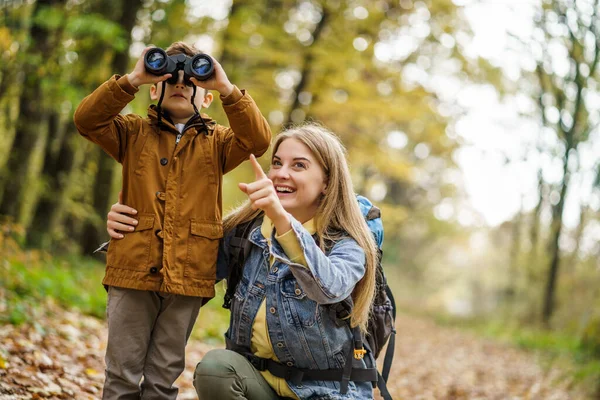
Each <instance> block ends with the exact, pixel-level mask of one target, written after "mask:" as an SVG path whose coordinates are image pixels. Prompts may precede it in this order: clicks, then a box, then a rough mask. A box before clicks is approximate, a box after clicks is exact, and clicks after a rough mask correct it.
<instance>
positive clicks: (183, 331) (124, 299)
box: [102, 286, 203, 400]
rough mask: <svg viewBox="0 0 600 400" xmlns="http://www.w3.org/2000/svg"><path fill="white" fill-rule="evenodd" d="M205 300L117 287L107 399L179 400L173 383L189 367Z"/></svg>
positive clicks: (110, 310) (111, 297) (111, 311)
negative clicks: (189, 347)
mask: <svg viewBox="0 0 600 400" xmlns="http://www.w3.org/2000/svg"><path fill="white" fill-rule="evenodd" d="M202 301H203V299H202V298H201V297H190V296H180V295H173V294H166V293H157V292H149V291H142V290H133V289H123V288H117V287H114V286H111V287H110V288H109V291H108V304H107V308H106V316H107V320H108V345H107V348H106V381H105V382H104V391H103V394H102V399H104V400H122V399H123V400H124V399H143V400H150V399H161V400H163V399H170V400H175V399H176V398H177V393H178V389H177V387H174V386H173V383H174V382H175V380H176V379H177V377H179V375H180V374H181V372H182V371H183V370H184V368H185V345H186V343H187V340H188V338H189V336H190V333H191V332H192V327H193V326H194V322H195V321H196V317H197V316H198V311H199V310H200V306H201V305H202ZM142 377H143V381H142V383H141V385H140V381H141V380H142Z"/></svg>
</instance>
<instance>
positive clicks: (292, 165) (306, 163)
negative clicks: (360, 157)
mask: <svg viewBox="0 0 600 400" xmlns="http://www.w3.org/2000/svg"><path fill="white" fill-rule="evenodd" d="M268 177H269V179H271V180H272V181H273V185H274V186H275V191H276V192H277V196H278V197H279V201H281V205H282V206H283V208H284V209H285V210H286V211H287V212H289V213H290V214H292V215H293V216H294V218H296V219H297V220H298V221H300V222H301V223H304V222H306V221H308V220H310V219H311V218H313V217H314V216H315V213H316V212H317V208H318V207H319V203H320V201H321V196H322V194H323V193H324V191H325V188H326V187H327V184H326V182H325V181H326V177H325V171H323V168H321V165H319V163H318V162H317V161H316V160H315V157H314V156H313V154H312V153H311V151H310V150H309V148H308V147H307V146H306V145H305V144H304V143H302V142H300V141H298V140H296V139H293V138H290V139H285V140H284V141H283V142H281V144H280V145H279V148H278V149H277V152H276V153H275V154H274V155H273V159H272V161H271V169H270V170H269V173H268Z"/></svg>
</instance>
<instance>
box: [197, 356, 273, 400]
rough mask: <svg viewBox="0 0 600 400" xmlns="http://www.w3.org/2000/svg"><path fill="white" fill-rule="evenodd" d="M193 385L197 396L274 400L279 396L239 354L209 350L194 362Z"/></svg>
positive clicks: (202, 398)
mask: <svg viewBox="0 0 600 400" xmlns="http://www.w3.org/2000/svg"><path fill="white" fill-rule="evenodd" d="M194 387H195V388H196V393H197V394H198V398H199V399H200V400H213V399H219V400H230V399H249V400H277V399H279V396H277V393H275V391H274V390H273V389H272V388H271V386H269V384H268V383H267V381H266V380H265V379H264V378H263V377H262V375H261V374H260V372H258V370H257V369H256V368H254V367H253V366H252V364H250V361H248V360H247V359H246V357H244V356H242V355H241V354H238V353H236V352H235V351H231V350H224V349H216V350H211V351H209V352H208V353H206V355H205V356H204V358H202V361H200V362H199V363H198V365H197V366H196V372H195V373H194Z"/></svg>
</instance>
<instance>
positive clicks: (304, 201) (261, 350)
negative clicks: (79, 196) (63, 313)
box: [108, 124, 377, 400]
mask: <svg viewBox="0 0 600 400" xmlns="http://www.w3.org/2000/svg"><path fill="white" fill-rule="evenodd" d="M250 162H251V163H252V167H253V169H254V172H255V175H256V180H255V181H254V182H252V183H248V184H246V183H240V184H239V188H240V190H242V191H243V192H244V193H246V194H247V195H248V202H247V203H246V204H244V205H242V206H241V207H240V208H238V209H237V210H235V211H234V212H233V213H231V214H230V215H228V216H227V217H226V218H225V221H224V231H225V237H224V238H223V240H222V243H221V244H222V246H221V249H220V252H219V273H220V274H221V275H222V276H226V275H227V272H226V271H227V268H229V262H230V261H231V260H230V258H231V257H230V255H229V251H228V248H229V245H230V241H231V239H232V237H233V234H234V232H235V231H236V229H235V228H236V227H237V226H239V225H240V224H245V223H248V222H249V221H253V220H254V221H256V220H255V219H256V218H259V219H260V220H259V221H260V225H259V227H257V228H255V229H254V230H252V232H251V233H250V234H249V236H248V238H249V240H250V241H251V242H252V243H253V246H252V248H251V250H250V252H249V254H248V257H246V258H245V260H244V266H243V273H242V277H241V279H240V282H239V284H238V286H237V288H236V291H235V295H234V296H233V298H232V303H231V318H230V325H229V329H228V331H227V333H226V335H225V336H226V340H227V349H218V350H212V351H210V352H208V353H207V354H206V356H205V357H204V358H203V359H202V361H201V362H200V363H199V364H198V366H197V367H196V373H195V376H194V386H195V387H196V391H197V393H198V397H199V398H200V399H201V400H203V399H213V398H220V399H229V398H231V399H233V398H236V399H239V398H247V399H257V400H258V399H260V400H262V399H278V398H282V397H284V398H295V399H308V398H311V399H321V398H327V399H371V398H373V389H372V385H371V382H369V381H366V380H356V381H350V382H348V376H349V372H348V371H350V368H346V369H344V366H350V367H352V366H354V367H355V368H366V367H367V365H369V366H372V365H373V359H372V356H371V355H370V354H369V355H367V358H365V359H364V360H363V359H357V360H352V357H348V355H349V354H350V355H351V354H352V351H353V343H354V342H353V340H352V339H353V335H352V331H353V330H352V329H351V327H357V326H358V327H360V329H361V330H362V331H363V332H366V325H367V320H368V316H369V311H370V306H371V303H372V298H373V293H374V285H375V268H376V257H377V256H376V246H375V242H374V240H373V236H372V234H371V232H370V230H369V228H368V227H367V225H366V223H365V221H364V218H363V217H362V214H361V212H360V210H359V207H358V204H357V202H356V198H355V194H354V191H353V187H352V181H351V177H350V172H349V169H348V164H347V161H346V158H345V150H344V148H343V146H342V144H341V143H340V141H339V139H338V138H337V137H336V136H335V135H334V134H333V133H331V132H329V131H328V130H327V129H325V128H324V127H322V126H319V125H316V124H307V125H303V126H299V127H295V128H292V129H289V130H286V131H284V132H282V133H281V134H279V135H278V136H277V139H276V142H275V145H274V148H273V156H272V161H271V168H270V170H269V172H268V174H267V175H265V173H264V172H263V171H262V169H261V167H260V165H259V164H258V162H257V161H256V159H255V158H254V156H251V159H250ZM128 209H129V208H128V207H126V206H122V205H118V204H117V205H115V206H113V211H112V212H111V213H110V214H109V222H108V231H109V233H110V235H111V236H112V237H115V238H116V237H117V235H119V232H117V230H119V231H127V225H124V224H123V223H125V224H127V223H130V222H131V219H130V218H128V217H127V216H125V215H122V214H120V213H122V212H127V210H128ZM129 210H130V209H129ZM257 222H258V221H257ZM349 296H350V297H351V299H352V300H353V304H354V306H353V308H352V310H351V314H350V316H349V321H350V322H349V323H344V321H341V320H340V319H339V318H338V317H337V316H336V314H335V312H331V310H332V309H333V307H331V306H330V305H334V304H339V303H340V302H341V301H342V300H344V299H346V298H347V297H349ZM357 358H360V357H357ZM365 361H367V362H366V363H365ZM328 370H334V371H338V372H343V373H344V374H345V376H346V380H345V382H341V381H340V379H338V378H336V379H335V380H333V378H331V377H330V376H329V375H328V374H327V372H328ZM308 371H316V372H317V373H316V374H311V372H308ZM333 375H336V374H333ZM333 375H332V376H333ZM278 376H280V377H278ZM307 376H308V379H307ZM321 376H322V377H323V378H319V377H321ZM327 376H329V377H327ZM336 376H337V375H336ZM354 376H355V375H352V377H353V378H354ZM283 377H285V379H284V378H283ZM318 379H332V380H318ZM217 396H218V397H217Z"/></svg>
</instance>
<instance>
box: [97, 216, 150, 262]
mask: <svg viewBox="0 0 600 400" xmlns="http://www.w3.org/2000/svg"><path fill="white" fill-rule="evenodd" d="M153 227H154V214H139V216H138V224H137V226H136V227H135V231H133V232H126V233H124V234H123V239H118V240H115V239H112V240H111V241H110V245H109V247H108V254H107V256H106V257H107V258H106V261H107V264H108V265H109V266H112V267H115V268H121V269H129V270H133V271H145V270H147V269H148V268H147V267H148V264H149V262H150V248H151V246H152V235H153V231H152V228H153Z"/></svg>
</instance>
